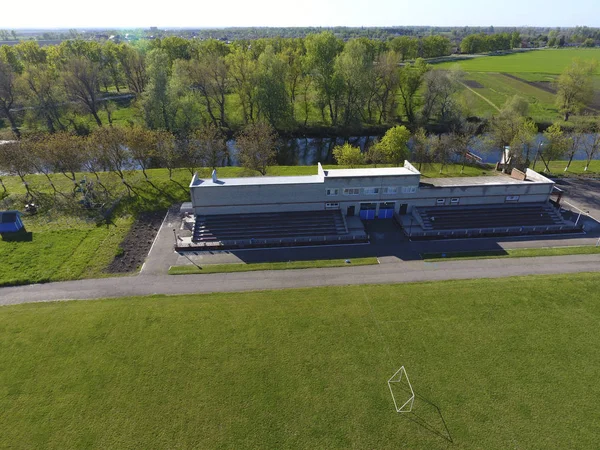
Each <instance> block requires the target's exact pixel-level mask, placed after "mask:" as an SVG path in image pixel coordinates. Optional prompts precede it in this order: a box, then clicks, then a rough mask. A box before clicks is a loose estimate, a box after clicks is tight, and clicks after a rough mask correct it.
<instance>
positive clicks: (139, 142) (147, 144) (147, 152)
mask: <svg viewBox="0 0 600 450" xmlns="http://www.w3.org/2000/svg"><path fill="white" fill-rule="evenodd" d="M125 143H126V144H127V147H128V148H129V151H130V153H131V157H132V158H133V160H134V161H135V162H136V163H137V164H138V165H139V167H140V168H141V169H142V173H143V174H144V178H145V179H146V181H148V174H147V173H146V169H147V168H148V167H149V166H150V164H151V162H152V159H153V158H155V157H156V133H155V132H153V131H152V130H148V129H147V128H142V127H140V126H134V127H131V128H128V129H126V131H125Z"/></svg>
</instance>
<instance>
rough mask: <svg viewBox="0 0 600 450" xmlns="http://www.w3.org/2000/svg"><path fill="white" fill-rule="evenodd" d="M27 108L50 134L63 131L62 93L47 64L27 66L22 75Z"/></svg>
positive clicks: (53, 72)
mask: <svg viewBox="0 0 600 450" xmlns="http://www.w3.org/2000/svg"><path fill="white" fill-rule="evenodd" d="M22 80H23V84H24V86H25V88H24V92H25V93H26V96H27V100H28V106H29V107H31V108H32V112H33V114H34V115H35V117H36V118H38V119H40V120H42V121H43V122H44V123H45V125H46V128H47V129H48V131H49V132H50V133H54V132H55V131H57V130H64V129H65V128H66V127H65V125H64V124H63V123H62V120H61V119H62V110H63V108H62V106H61V105H62V104H63V103H64V99H63V92H61V91H60V90H59V84H58V83H57V75H56V72H55V71H54V70H52V69H51V68H50V67H48V65H47V64H40V65H28V66H26V69H25V72H24V73H23V78H22Z"/></svg>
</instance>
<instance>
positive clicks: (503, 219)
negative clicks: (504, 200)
mask: <svg viewBox="0 0 600 450" xmlns="http://www.w3.org/2000/svg"><path fill="white" fill-rule="evenodd" d="M413 216H414V217H415V219H416V221H417V222H418V223H419V225H420V226H421V228H422V230H418V231H415V232H412V233H411V238H413V239H419V238H424V239H431V238H437V239H439V238H452V237H456V238H461V237H479V236H481V237H484V236H513V235H514V236H516V235H529V234H550V233H572V232H580V231H581V229H580V228H578V227H575V226H574V225H571V224H568V223H567V222H565V221H564V220H563V218H562V216H561V215H560V213H559V212H558V211H557V210H556V208H554V207H552V205H550V204H549V203H525V204H518V205H481V206H479V205H473V206H441V207H427V208H423V207H420V208H414V209H413Z"/></svg>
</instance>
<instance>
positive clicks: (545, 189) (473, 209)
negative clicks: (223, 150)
mask: <svg viewBox="0 0 600 450" xmlns="http://www.w3.org/2000/svg"><path fill="white" fill-rule="evenodd" d="M553 191H554V182H553V181H552V180H550V179H548V178H546V177H544V176H543V175H540V174H538V173H537V172H534V171H533V170H530V169H527V170H526V171H525V172H520V171H518V170H513V173H512V174H511V175H506V174H498V175H495V176H494V175H492V176H480V177H464V178H462V177H457V178H426V179H422V178H421V173H420V172H419V171H418V170H417V169H416V168H415V167H414V166H412V165H411V164H410V163H409V162H408V161H405V163H404V166H403V167H385V168H364V169H329V170H325V169H323V167H322V166H321V164H319V165H318V169H317V173H316V174H315V175H308V176H292V177H249V178H224V179H220V178H218V177H217V173H216V171H213V176H212V178H208V179H202V178H199V177H198V176H197V175H194V177H193V179H192V182H191V184H190V193H191V199H192V204H191V207H192V210H193V214H194V216H195V223H194V229H193V236H192V238H191V244H190V245H193V244H194V243H197V244H198V245H220V246H241V245H242V246H245V245H250V246H255V245H256V244H257V241H258V243H260V244H261V245H265V246H270V245H285V244H287V243H291V245H312V244H315V243H338V242H357V241H359V240H360V241H366V240H367V239H368V234H367V233H366V229H365V228H364V225H363V224H365V223H366V222H367V221H371V220H385V219H394V220H395V221H396V222H397V223H398V224H399V225H400V226H401V227H402V229H403V230H404V232H405V234H407V235H408V236H409V238H411V239H413V238H431V239H434V238H437V239H439V238H444V237H477V236H490V235H493V236H501V235H523V234H538V233H562V232H572V231H576V229H575V228H576V224H575V225H573V224H568V223H565V221H564V220H563V218H562V216H561V215H560V213H559V212H558V211H557V209H556V208H555V207H554V205H553V204H551V203H550V201H549V200H550V197H551V195H552V194H553Z"/></svg>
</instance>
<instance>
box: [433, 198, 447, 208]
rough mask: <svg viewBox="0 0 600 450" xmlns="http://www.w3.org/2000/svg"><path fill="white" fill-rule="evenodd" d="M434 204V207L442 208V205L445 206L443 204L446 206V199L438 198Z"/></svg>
mask: <svg viewBox="0 0 600 450" xmlns="http://www.w3.org/2000/svg"><path fill="white" fill-rule="evenodd" d="M435 204H436V205H438V206H443V205H445V204H446V199H445V198H438V199H437V200H436V201H435Z"/></svg>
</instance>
